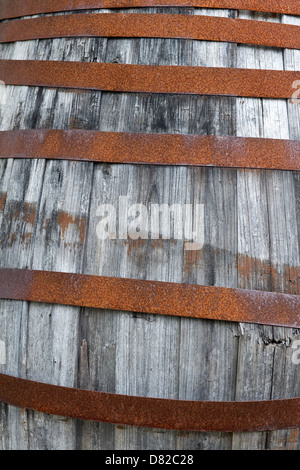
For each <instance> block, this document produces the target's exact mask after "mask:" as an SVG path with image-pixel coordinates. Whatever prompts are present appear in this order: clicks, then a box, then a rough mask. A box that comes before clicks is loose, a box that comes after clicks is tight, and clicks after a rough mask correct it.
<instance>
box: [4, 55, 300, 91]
mask: <svg viewBox="0 0 300 470" xmlns="http://www.w3.org/2000/svg"><path fill="white" fill-rule="evenodd" d="M0 80H2V81H4V83H6V84H7V85H24V86H44V87H58V88H72V89H88V90H99V91H115V92H130V93H171V94H199V95H221V96H243V97H256V98H291V96H292V94H293V92H294V89H293V84H294V82H296V81H297V80H299V81H300V72H291V71H285V70H283V71H278V70H256V69H241V68H240V69H237V68H225V67H196V66H179V65H132V64H130V65H128V64H113V63H87V62H72V61H71V62H67V61H50V60H49V61H48V60H1V61H0Z"/></svg>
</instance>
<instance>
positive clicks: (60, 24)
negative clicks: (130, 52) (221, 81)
mask: <svg viewBox="0 0 300 470" xmlns="http://www.w3.org/2000/svg"><path fill="white" fill-rule="evenodd" d="M90 36H92V37H122V38H123V37H124V38H131V37H133V38H135V37H140V38H142V37H149V38H183V39H198V40H206V41H224V42H236V43H241V44H256V45H261V46H271V47H284V48H291V49H300V27H299V26H294V25H287V24H281V23H267V22H264V21H250V20H240V19H232V18H217V17H209V16H198V15H197V16H192V15H174V14H173V15H164V14H142V13H140V14H130V13H128V14H118V15H116V14H109V13H106V14H86V15H62V16H55V17H45V18H34V19H26V20H15V21H9V22H7V23H3V24H1V25H0V42H14V41H24V40H29V39H49V38H59V37H90Z"/></svg>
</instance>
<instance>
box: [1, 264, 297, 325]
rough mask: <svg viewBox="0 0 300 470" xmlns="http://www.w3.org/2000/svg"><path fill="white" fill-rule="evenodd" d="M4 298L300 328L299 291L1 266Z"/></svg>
mask: <svg viewBox="0 0 300 470" xmlns="http://www.w3.org/2000/svg"><path fill="white" fill-rule="evenodd" d="M0 298H2V299H8V300H24V301H32V302H42V303H51V304H60V305H73V306H81V307H92V308H99V309H109V310H119V311H128V312H139V313H147V314H158V315H168V316H173V317H176V316H177V317H189V318H203V319H211V320H223V321H233V322H243V323H259V324H264V325H277V326H287V327H293V328H299V327H300V296H297V295H290V294H280V293H274V292H261V291H250V290H244V289H232V288H222V287H210V286H199V285H187V284H175V283H168V282H155V281H144V280H137V279H123V278H114V277H100V276H90V275H83V274H67V273H57V272H51V271H31V270H22V269H21V270H20V269H10V268H1V269H0Z"/></svg>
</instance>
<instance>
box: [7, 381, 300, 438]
mask: <svg viewBox="0 0 300 470" xmlns="http://www.w3.org/2000/svg"><path fill="white" fill-rule="evenodd" d="M0 402H2V403H5V404H8V405H12V406H17V407H19V408H26V409H29V410H34V411H39V412H43V413H48V414H52V415H57V416H64V417H66V418H77V419H83V420H90V421H98V422H105V423H113V424H117V425H119V426H120V425H130V426H142V427H149V428H159V429H174V430H179V431H208V432H243V431H274V430H278V429H290V428H297V427H299V426H300V398H293V399H286V400H269V401H248V402H217V401H215V402H212V401H185V400H170V399H166V398H164V399H159V398H146V397H136V396H128V395H117V394H112V393H103V392H96V391H90V390H83V389H76V388H67V387H60V386H55V385H49V384H45V383H40V382H33V381H29V380H24V379H19V378H16V377H11V376H8V375H3V374H0Z"/></svg>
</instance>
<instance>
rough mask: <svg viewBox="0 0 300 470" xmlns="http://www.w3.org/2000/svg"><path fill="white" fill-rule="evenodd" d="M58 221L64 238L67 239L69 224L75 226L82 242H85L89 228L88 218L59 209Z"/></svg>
mask: <svg viewBox="0 0 300 470" xmlns="http://www.w3.org/2000/svg"><path fill="white" fill-rule="evenodd" d="M57 223H58V225H59V226H60V228H61V232H62V238H63V239H65V236H66V232H67V230H68V229H69V226H72V225H73V226H75V227H76V228H77V231H78V233H79V238H80V243H82V244H83V243H84V240H85V234H86V228H87V219H86V217H81V216H78V215H76V216H74V215H72V214H69V213H68V212H65V211H59V212H58V214H57Z"/></svg>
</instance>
